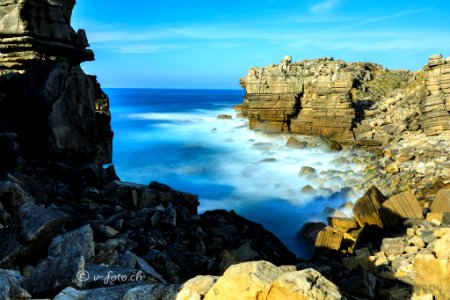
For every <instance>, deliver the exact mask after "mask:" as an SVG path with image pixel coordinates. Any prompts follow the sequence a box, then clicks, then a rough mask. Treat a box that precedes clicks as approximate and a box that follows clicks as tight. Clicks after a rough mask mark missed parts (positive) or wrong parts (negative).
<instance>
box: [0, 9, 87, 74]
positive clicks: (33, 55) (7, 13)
mask: <svg viewBox="0 0 450 300" xmlns="http://www.w3.org/2000/svg"><path fill="white" fill-rule="evenodd" d="M74 5H75V0H66V1H55V0H46V1H42V0H27V1H17V0H6V1H2V3H0V20H1V22H0V52H1V53H2V55H1V57H0V72H2V70H11V69H15V70H24V69H25V68H27V67H29V66H31V65H34V64H36V63H40V62H48V61H70V62H73V63H76V64H79V63H81V62H83V61H86V60H93V59H94V54H93V52H92V51H91V50H89V49H87V47H88V45H89V44H88V41H87V38H86V34H85V32H84V30H82V29H80V30H78V32H75V31H74V30H73V28H72V27H71V26H70V20H71V16H72V9H73V7H74Z"/></svg>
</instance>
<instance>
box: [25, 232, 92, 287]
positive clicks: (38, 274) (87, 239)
mask: <svg viewBox="0 0 450 300" xmlns="http://www.w3.org/2000/svg"><path fill="white" fill-rule="evenodd" d="M93 257H94V242H93V232H92V229H91V227H90V226H89V225H86V226H84V227H81V228H79V229H77V230H74V231H71V232H68V233H65V234H63V235H60V236H57V237H55V238H54V239H53V240H52V242H51V243H50V246H49V247H48V258H46V259H44V260H43V261H41V262H40V263H39V264H38V265H37V266H36V268H35V269H34V270H33V272H32V274H31V276H30V277H29V278H28V279H27V281H26V282H25V288H26V289H27V290H28V291H29V292H30V293H32V294H35V293H38V294H39V293H44V292H55V291H58V290H60V289H62V288H64V287H67V286H74V287H81V286H82V285H83V281H84V280H85V277H84V276H85V275H87V273H86V271H85V263H86V262H89V261H90V260H91V259H92V258H93ZM49 270H51V272H49ZM80 274H81V275H80ZM87 276H88V275H87Z"/></svg>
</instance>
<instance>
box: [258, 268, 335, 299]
mask: <svg viewBox="0 0 450 300" xmlns="http://www.w3.org/2000/svg"><path fill="white" fill-rule="evenodd" d="M257 299H261V300H262V299H264V300H309V299H317V300H325V299H327V300H328V299H329V300H332V299H343V297H342V295H341V293H340V291H339V289H338V287H337V286H336V285H334V284H333V283H332V282H331V281H329V280H328V279H326V278H325V277H324V276H322V274H320V273H319V272H317V271H316V270H314V269H305V270H301V271H297V272H289V273H285V274H283V275H281V276H280V277H278V278H277V279H276V280H275V281H274V282H272V283H271V284H270V285H269V286H267V287H265V288H264V290H263V291H262V292H261V294H260V295H259V296H258V298H257Z"/></svg>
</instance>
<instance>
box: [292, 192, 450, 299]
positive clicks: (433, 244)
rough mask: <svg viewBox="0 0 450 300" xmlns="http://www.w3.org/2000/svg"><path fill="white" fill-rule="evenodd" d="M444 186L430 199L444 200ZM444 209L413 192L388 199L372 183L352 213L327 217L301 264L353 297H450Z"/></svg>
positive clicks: (449, 237) (449, 231) (449, 239)
mask: <svg viewBox="0 0 450 300" xmlns="http://www.w3.org/2000/svg"><path fill="white" fill-rule="evenodd" d="M448 191H449V189H447V188H444V189H441V190H440V191H439V192H438V193H437V194H436V196H435V200H434V201H439V204H440V205H442V204H444V203H445V205H446V204H447V203H448V202H450V197H446V195H447V192H448ZM443 195H445V198H443ZM432 205H433V203H432ZM443 210H445V211H443V212H440V213H433V212H429V210H428V209H424V208H423V206H422V205H420V204H419V201H418V200H417V199H416V197H415V196H414V194H413V193H412V192H411V191H405V192H402V193H400V194H397V195H392V196H391V197H389V198H388V197H385V196H384V195H383V194H382V193H381V192H380V191H379V190H378V189H377V188H376V187H372V188H371V189H370V190H369V191H367V193H366V195H364V196H363V197H361V198H360V199H359V200H358V201H357V202H356V204H355V206H354V209H353V212H354V217H353V218H346V219H339V218H329V219H328V223H329V226H328V227H326V228H324V229H322V231H320V232H319V233H318V234H317V238H316V239H315V252H314V253H315V257H314V258H313V260H312V262H311V261H310V262H305V263H302V264H300V265H299V266H314V267H316V268H317V269H318V270H320V271H321V272H323V274H324V275H325V276H327V278H329V279H330V280H332V281H333V282H335V283H336V284H337V286H338V287H339V288H340V291H341V292H343V293H349V294H350V295H352V296H357V297H364V298H368V299H409V298H411V297H413V299H416V298H417V299H419V298H420V297H422V296H423V297H425V296H426V297H431V298H430V299H448V295H449V293H450V286H449V284H448V283H450V281H449V279H450V277H449V276H450V269H449V263H450V252H449V250H448V249H449V247H450V223H446V222H442V221H441V220H443V219H442V217H443V216H447V215H448V214H450V210H446V209H445V208H444V209H443ZM445 220H447V219H445ZM306 227H307V226H305V228H306ZM325 259H326V260H327V261H328V263H327V266H326V267H325V266H324V267H323V268H322V267H321V264H322V261H324V260H325ZM330 260H331V263H330ZM349 276H350V277H349ZM352 276H354V277H352ZM361 279H363V280H362V281H361ZM433 297H434V298H433ZM420 299H421V298H420Z"/></svg>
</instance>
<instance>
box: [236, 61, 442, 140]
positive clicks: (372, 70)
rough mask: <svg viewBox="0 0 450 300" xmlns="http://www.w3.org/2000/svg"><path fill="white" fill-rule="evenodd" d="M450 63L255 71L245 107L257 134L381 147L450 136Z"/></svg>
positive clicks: (308, 64)
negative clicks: (413, 68) (407, 136)
mask: <svg viewBox="0 0 450 300" xmlns="http://www.w3.org/2000/svg"><path fill="white" fill-rule="evenodd" d="M449 63H450V62H448V61H447V60H445V59H443V58H442V56H440V55H437V56H432V57H431V58H430V62H429V64H427V65H426V66H425V68H424V70H423V71H418V72H415V73H413V72H409V71H393V70H387V69H385V68H383V67H382V66H380V65H376V64H372V63H361V62H359V63H346V62H344V61H341V60H334V59H332V58H322V59H316V60H304V61H300V62H293V63H290V62H288V61H286V60H283V62H282V63H280V64H278V65H269V66H266V67H262V68H257V67H253V68H251V69H250V70H249V72H248V74H247V75H246V76H245V77H243V78H241V85H242V87H243V88H245V90H246V94H245V97H244V102H243V104H241V105H238V106H237V109H238V110H241V114H242V115H243V116H246V117H248V119H249V127H250V128H251V129H256V130H262V131H265V132H273V133H281V132H285V133H286V132H291V133H296V134H308V135H318V136H324V137H328V138H331V139H333V140H336V141H338V142H340V143H343V144H359V145H363V146H379V145H382V144H383V143H389V142H390V141H392V139H394V138H395V137H396V136H399V135H400V134H401V133H403V132H405V131H409V132H417V131H419V132H422V131H423V132H424V133H425V134H426V135H428V136H430V135H436V134H439V133H442V132H446V131H449V124H450V123H449V122H450V110H449V106H448V102H449V101H448V78H447V77H448V72H449V70H450V69H449V68H450V67H449Z"/></svg>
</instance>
